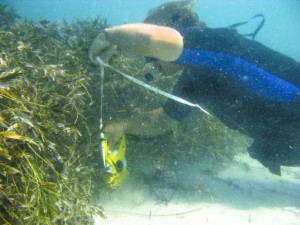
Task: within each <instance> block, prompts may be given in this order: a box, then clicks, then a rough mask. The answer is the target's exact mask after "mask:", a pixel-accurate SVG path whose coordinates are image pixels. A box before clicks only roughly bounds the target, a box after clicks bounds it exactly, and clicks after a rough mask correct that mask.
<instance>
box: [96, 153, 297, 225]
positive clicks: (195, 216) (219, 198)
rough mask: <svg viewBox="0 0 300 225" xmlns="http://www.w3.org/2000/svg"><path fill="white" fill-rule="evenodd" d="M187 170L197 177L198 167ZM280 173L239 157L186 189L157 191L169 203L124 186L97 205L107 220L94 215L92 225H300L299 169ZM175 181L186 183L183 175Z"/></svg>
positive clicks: (284, 170)
mask: <svg viewBox="0 0 300 225" xmlns="http://www.w3.org/2000/svg"><path fill="white" fill-rule="evenodd" d="M189 166H190V167H189V168H192V170H194V171H195V173H196V172H197V166H192V165H189ZM282 173H283V176H281V177H279V176H276V175H273V174H271V173H269V172H268V170H267V169H265V168H264V167H263V166H262V165H261V164H259V163H258V162H257V161H256V160H253V159H251V158H250V157H249V156H247V155H240V156H238V157H237V159H236V162H235V163H234V164H232V165H231V166H230V167H229V168H227V169H226V170H224V171H222V172H220V173H219V174H218V175H216V176H213V177H212V176H203V177H202V176H201V179H200V180H198V181H196V179H195V182H194V183H193V182H190V181H189V183H188V184H187V185H186V186H185V187H186V189H180V190H174V188H168V187H166V188H163V189H158V190H156V191H157V192H164V193H165V195H168V196H171V197H168V201H167V202H164V201H158V199H157V195H156V194H153V193H151V191H149V189H148V188H147V187H145V186H142V187H140V186H136V185H133V183H131V182H128V183H127V184H125V185H124V186H122V187H121V188H119V189H118V190H116V191H114V192H113V193H110V194H108V195H107V196H105V197H104V198H102V199H101V200H100V202H101V203H100V204H101V205H103V206H104V209H105V216H106V219H102V218H100V217H99V216H95V224H96V225H106V224H107V225H108V224H109V225H121V224H122V225H166V224H170V225H177V224H178V225H179V224H180V225H202V224H212V225H235V224H236V225H244V224H254V225H300V168H283V169H282ZM195 177H196V176H195ZM179 180H181V181H182V182H184V181H185V178H184V175H183V177H179ZM199 185H200V186H201V188H198V189H197V188H196V187H198V186H199ZM170 193H171V194H170Z"/></svg>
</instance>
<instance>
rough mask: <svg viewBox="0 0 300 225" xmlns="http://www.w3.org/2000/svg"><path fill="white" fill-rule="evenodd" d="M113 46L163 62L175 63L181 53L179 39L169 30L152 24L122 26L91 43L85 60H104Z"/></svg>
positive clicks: (110, 52) (112, 51)
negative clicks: (97, 58) (98, 57)
mask: <svg viewBox="0 0 300 225" xmlns="http://www.w3.org/2000/svg"><path fill="white" fill-rule="evenodd" d="M116 46H117V47H118V48H119V49H120V50H122V51H126V52H129V53H132V54H135V55H138V56H148V57H154V58H157V59H160V60H163V61H175V60H176V59H177V58H179V56H180V55H181V53H182V50H183V38H182V36H181V35H180V33H179V32H178V31H176V30H174V29H173V28H170V27H164V26H157V25H152V24H126V25H122V26H116V27H112V28H106V29H105V30H104V31H103V32H102V33H100V34H99V35H98V36H97V37H96V38H95V40H94V41H93V43H92V45H91V48H90V52H89V57H90V59H91V60H92V61H93V62H96V57H97V56H98V55H100V58H101V59H102V60H104V61H107V60H108V59H109V57H110V56H111V55H112V54H113V53H114V51H115V49H116Z"/></svg>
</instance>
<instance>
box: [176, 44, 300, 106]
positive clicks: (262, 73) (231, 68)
mask: <svg viewBox="0 0 300 225" xmlns="http://www.w3.org/2000/svg"><path fill="white" fill-rule="evenodd" d="M175 63H178V64H184V65H189V66H205V67H209V68H214V69H216V70H218V71H220V72H223V73H224V74H226V75H228V76H230V77H231V78H233V79H235V80H236V81H238V82H239V83H240V84H242V85H244V86H245V87H247V88H248V89H250V90H251V91H253V92H255V93H256V94H258V95H261V96H264V97H266V98H270V99H273V100H277V101H282V102H285V103H292V102H293V101H294V99H295V97H296V96H297V95H298V94H300V88H299V87H297V86H296V85H294V84H292V83H290V82H288V81H286V80H284V79H282V78H280V77H277V76H275V75H274V74H272V73H269V72H267V71H266V70H263V69H261V68H259V67H258V66H257V65H254V64H252V63H250V62H248V61H246V60H244V59H242V58H239V57H235V56H232V55H228V54H224V53H220V52H213V51H205V50H190V49H186V50H184V51H183V53H182V54H181V56H180V58H179V59H177V60H176V61H175Z"/></svg>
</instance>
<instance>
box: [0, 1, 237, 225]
mask: <svg viewBox="0 0 300 225" xmlns="http://www.w3.org/2000/svg"><path fill="white" fill-rule="evenodd" d="M0 18H1V19H0V193H1V194H0V223H1V224H92V223H93V219H92V216H93V215H94V214H100V215H102V213H103V212H104V209H103V208H102V207H101V206H99V203H97V202H95V201H92V200H91V199H95V196H98V195H101V194H102V193H107V191H108V190H109V187H108V185H107V183H106V179H107V173H106V171H105V170H104V168H103V166H102V159H101V152H100V139H99V137H100V136H99V133H100V129H99V111H100V110H99V108H100V107H99V103H100V91H99V75H100V74H99V68H98V67H96V66H95V65H92V64H91V63H90V62H89V60H88V54H87V52H88V48H89V46H90V44H91V42H92V40H93V39H94V37H95V36H96V35H97V34H98V33H99V31H100V30H101V29H103V28H105V27H107V26H108V24H107V22H106V20H103V19H99V18H95V19H94V20H83V21H77V22H73V23H72V24H67V23H66V22H65V21H58V22H56V23H50V22H48V21H46V20H45V19H41V20H40V21H38V22H33V21H29V20H26V19H25V20H22V21H20V22H18V23H16V21H17V19H19V16H18V15H17V14H16V12H15V10H13V9H9V10H8V9H7V8H6V6H4V5H1V4H0ZM111 64H112V65H113V66H114V67H116V68H118V69H119V70H121V71H123V72H125V73H127V74H130V75H133V76H134V77H136V78H138V79H140V80H144V81H145V74H151V75H152V74H155V76H153V77H152V76H151V84H152V85H154V86H158V87H159V88H161V89H163V90H165V91H168V92H171V91H172V88H173V86H174V85H175V84H176V80H177V78H178V76H179V75H180V73H179V72H178V73H175V74H167V75H164V76H159V75H161V74H159V73H160V72H159V71H158V70H156V69H154V68H152V67H151V66H149V65H147V64H146V66H145V60H144V59H141V58H137V57H133V56H128V55H124V53H123V54H121V53H117V54H116V55H115V56H114V57H113V58H112V60H111ZM165 100H166V99H165V98H164V97H161V96H158V95H157V94H155V93H152V92H150V91H148V90H145V89H144V88H141V87H139V86H137V85H135V84H133V83H131V82H130V81H128V80H125V79H124V78H122V77H121V76H119V75H117V74H116V72H114V71H110V70H109V69H106V70H105V81H104V106H103V109H104V118H103V120H104V123H106V122H108V121H110V120H117V119H120V118H123V117H128V116H132V117H134V116H137V115H140V114H143V113H145V112H148V111H149V110H151V109H154V108H156V107H159V106H161V105H162V104H163V103H164V101H165ZM237 137H238V138H240V136H238V135H237V133H236V132H234V131H231V130H230V129H228V128H226V127H225V126H224V125H223V124H222V123H220V122H219V121H218V120H216V119H215V118H214V117H209V116H206V115H202V114H201V113H200V112H199V113H197V114H196V115H195V116H194V117H193V118H192V120H188V121H186V122H184V123H181V124H180V125H179V127H178V128H177V129H176V130H174V131H173V132H171V133H168V134H166V135H164V136H162V137H157V138H155V139H139V138H137V137H128V149H127V155H126V157H127V162H128V170H129V172H130V173H131V174H135V175H136V177H138V179H140V178H141V177H143V178H144V177H145V176H147V174H149V173H151V172H153V173H152V175H153V174H156V173H157V172H160V174H163V175H166V176H167V177H168V178H169V179H172V177H176V176H177V174H178V173H180V171H181V167H180V166H178V164H177V163H174V162H175V161H176V162H177V161H180V162H182V163H181V164H185V165H186V164H188V163H190V162H191V161H197V162H198V161H199V163H201V160H202V162H203V161H204V160H206V159H208V158H209V159H210V160H211V161H212V162H215V163H217V164H218V165H219V166H218V167H216V169H215V170H217V169H218V168H221V167H222V166H224V165H226V163H230V161H231V160H232V159H233V157H234V155H235V154H236V152H235V151H232V148H231V147H230V146H234V145H237V146H239V145H240V140H238V139H237ZM241 138H243V137H241ZM225 146H227V147H225ZM228 146H229V147H228ZM141 160H142V162H143V163H141ZM213 167H214V165H212V166H211V168H209V169H204V170H205V171H204V172H203V173H206V174H213V173H214V171H215V170H214V169H212V168H213ZM149 168H150V169H149ZM199 176H201V173H199ZM149 177H152V176H151V174H149ZM195 179H196V178H195ZM154 180H155V178H154ZM154 180H153V182H154ZM148 181H149V182H152V180H151V179H150V180H149V179H148ZM100 204H101V203H100Z"/></svg>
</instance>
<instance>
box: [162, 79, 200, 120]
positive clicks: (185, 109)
mask: <svg viewBox="0 0 300 225" xmlns="http://www.w3.org/2000/svg"><path fill="white" fill-rule="evenodd" d="M194 90H195V87H194V85H193V77H192V76H190V75H188V74H182V75H181V76H180V78H179V79H178V81H177V84H176V86H175V88H174V90H173V93H172V94H173V95H175V96H178V97H180V98H183V99H184V100H187V101H190V102H192V103H193V102H196V99H195V98H196V95H195V93H194ZM163 109H164V111H165V112H166V113H167V114H168V116H170V117H171V118H173V119H175V120H178V121H181V120H183V119H186V118H187V117H189V116H190V114H191V113H192V112H193V111H195V108H194V107H191V106H188V105H185V104H182V103H180V102H177V101H174V100H173V99H168V100H167V101H166V103H165V104H164V106H163Z"/></svg>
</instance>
